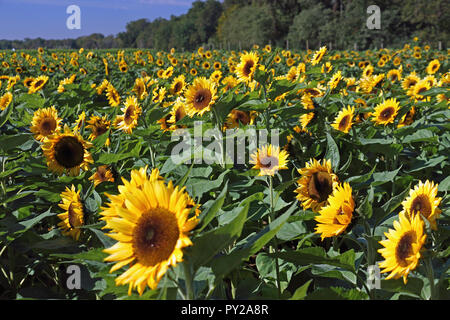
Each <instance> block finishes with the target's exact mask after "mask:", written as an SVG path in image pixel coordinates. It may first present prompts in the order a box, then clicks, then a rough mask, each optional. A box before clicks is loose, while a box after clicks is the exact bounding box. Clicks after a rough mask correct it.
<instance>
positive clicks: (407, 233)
mask: <svg viewBox="0 0 450 320" xmlns="http://www.w3.org/2000/svg"><path fill="white" fill-rule="evenodd" d="M423 227H424V223H423V221H422V220H421V219H420V217H419V216H418V215H416V216H413V217H412V218H411V219H410V220H408V218H407V217H406V215H405V213H404V212H400V214H399V221H394V229H390V230H389V232H385V233H384V234H385V236H386V238H387V239H386V240H382V241H380V242H379V243H380V244H381V245H382V246H383V247H384V248H382V249H379V250H378V252H379V253H380V254H381V255H382V256H383V258H384V261H382V262H380V263H379V265H380V268H384V270H382V271H381V272H382V273H385V272H390V273H391V274H390V275H389V276H387V277H386V279H391V278H394V279H398V278H400V277H403V282H404V283H405V284H406V282H407V277H408V274H409V272H411V271H412V270H414V269H415V268H416V267H417V264H418V263H419V259H420V257H421V253H420V251H421V249H422V246H423V245H424V243H425V240H426V234H424V231H423Z"/></svg>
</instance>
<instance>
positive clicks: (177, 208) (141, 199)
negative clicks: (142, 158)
mask: <svg viewBox="0 0 450 320" xmlns="http://www.w3.org/2000/svg"><path fill="white" fill-rule="evenodd" d="M141 171H142V170H139V171H137V170H136V172H134V177H133V175H132V179H131V181H130V182H128V181H126V180H125V179H123V182H124V185H123V186H120V187H119V192H120V194H119V195H117V196H110V195H108V197H109V200H110V203H108V207H106V208H102V209H103V211H102V212H101V214H102V215H103V216H104V217H103V219H104V220H106V221H107V226H108V228H110V229H111V232H110V233H109V234H108V235H109V236H110V237H111V238H113V239H115V240H117V243H116V244H115V245H113V246H112V247H110V248H107V249H105V250H104V251H105V252H106V253H108V254H109V256H108V257H106V258H105V261H111V262H115V264H114V265H113V266H112V267H111V270H110V272H114V271H116V270H118V269H120V268H122V267H124V266H126V265H130V267H129V268H128V269H127V270H126V271H125V272H124V273H122V274H121V275H119V276H118V277H117V278H116V280H115V282H116V285H126V284H128V285H129V290H128V294H129V295H131V292H132V290H133V289H137V291H138V293H139V294H140V295H142V293H143V292H144V289H145V287H146V286H149V287H150V288H151V289H152V290H153V289H156V287H157V285H158V283H159V281H160V280H161V278H162V277H163V276H164V274H165V273H166V271H167V270H168V268H169V267H171V266H175V265H176V264H177V263H178V262H182V261H183V251H182V249H183V248H185V247H187V246H190V245H192V242H191V240H190V239H189V236H188V233H189V231H190V230H192V229H193V228H194V227H195V226H196V225H197V223H198V219H197V218H196V217H193V219H192V218H191V219H189V214H190V212H191V208H192V206H193V202H192V200H191V198H190V197H189V195H188V194H187V193H186V192H185V190H184V188H183V189H179V187H178V186H176V187H174V186H173V184H172V181H170V182H169V183H168V184H167V185H166V184H165V183H164V181H162V180H159V179H158V177H159V174H158V172H156V173H157V174H158V177H152V176H150V177H149V176H147V174H146V168H145V171H142V172H141ZM152 173H153V172H152ZM133 180H135V181H133Z"/></svg>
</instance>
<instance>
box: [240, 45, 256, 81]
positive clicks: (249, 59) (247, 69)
mask: <svg viewBox="0 0 450 320" xmlns="http://www.w3.org/2000/svg"><path fill="white" fill-rule="evenodd" d="M258 61H259V57H258V55H257V54H256V52H250V53H247V54H243V55H242V56H241V59H240V62H239V64H238V65H237V67H236V71H235V72H236V75H237V78H238V80H239V81H240V82H246V83H249V82H252V81H253V74H254V73H255V70H256V67H257V65H258Z"/></svg>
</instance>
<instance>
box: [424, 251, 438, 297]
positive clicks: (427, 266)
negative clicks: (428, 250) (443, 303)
mask: <svg viewBox="0 0 450 320" xmlns="http://www.w3.org/2000/svg"><path fill="white" fill-rule="evenodd" d="M431 259H432V257H431V255H430V256H428V257H427V258H426V259H425V269H426V272H427V276H428V281H429V282H430V300H437V299H439V298H438V297H437V295H436V287H435V285H434V271H433V264H432V262H431Z"/></svg>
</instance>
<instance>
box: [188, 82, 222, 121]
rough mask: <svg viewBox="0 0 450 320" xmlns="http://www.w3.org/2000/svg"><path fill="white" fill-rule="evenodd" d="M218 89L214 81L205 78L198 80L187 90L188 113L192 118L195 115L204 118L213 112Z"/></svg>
mask: <svg viewBox="0 0 450 320" xmlns="http://www.w3.org/2000/svg"><path fill="white" fill-rule="evenodd" d="M216 93H217V89H216V85H215V83H214V81H212V80H209V79H206V78H205V77H200V78H196V79H195V80H194V82H193V83H192V85H190V86H189V88H188V89H187V90H186V93H185V98H186V112H187V113H188V114H189V116H190V117H193V116H194V115H196V114H197V115H200V116H203V114H204V113H205V112H207V111H210V110H211V107H212V105H213V104H214V103H215V101H216V99H217V96H216Z"/></svg>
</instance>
